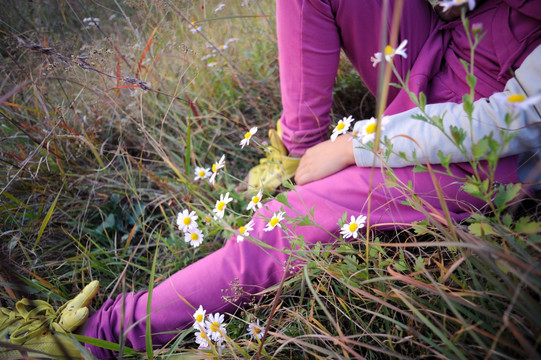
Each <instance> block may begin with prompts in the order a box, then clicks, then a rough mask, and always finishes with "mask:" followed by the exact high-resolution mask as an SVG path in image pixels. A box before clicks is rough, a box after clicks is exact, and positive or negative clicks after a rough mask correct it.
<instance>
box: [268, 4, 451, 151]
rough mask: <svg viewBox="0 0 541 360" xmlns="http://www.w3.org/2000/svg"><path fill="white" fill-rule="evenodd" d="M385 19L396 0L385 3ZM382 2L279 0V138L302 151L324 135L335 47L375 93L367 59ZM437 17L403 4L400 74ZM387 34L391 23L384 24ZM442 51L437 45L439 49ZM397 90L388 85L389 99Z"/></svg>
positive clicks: (376, 38)
mask: <svg viewBox="0 0 541 360" xmlns="http://www.w3.org/2000/svg"><path fill="white" fill-rule="evenodd" d="M389 3H390V7H389V14H388V16H387V19H389V21H390V19H392V14H393V9H394V7H395V2H394V1H392V0H391V1H390V2H389ZM382 11H383V6H382V0H362V1H361V0H358V1H353V0H278V1H277V5H276V21H277V33H278V51H279V63H280V86H281V91H282V104H283V114H282V118H281V122H282V128H283V141H284V144H285V145H286V147H287V148H288V150H289V151H290V153H291V154H293V155H301V154H303V153H304V151H305V150H306V149H308V148H310V147H312V146H314V145H315V144H317V143H319V142H321V141H323V140H326V139H327V132H328V126H329V124H330V116H329V115H330V109H331V104H332V91H333V85H334V81H335V78H336V73H337V69H338V62H339V59H340V49H341V48H343V49H344V52H345V53H346V55H347V56H348V58H349V59H350V60H351V62H352V64H353V66H354V67H355V69H356V70H357V71H358V72H359V74H360V75H361V78H362V79H363V81H364V82H365V83H366V85H367V87H368V89H369V90H370V91H371V92H372V93H376V91H377V87H378V70H377V68H374V67H373V66H372V63H371V62H370V57H371V56H373V55H374V53H375V52H378V51H381V49H380V47H381V45H380V29H381V21H382ZM438 23H439V18H438V17H437V15H436V14H435V13H434V11H433V10H432V8H431V7H430V5H429V4H428V1H426V0H408V1H406V3H405V4H404V7H403V15H402V20H401V23H400V30H399V32H400V33H399V41H402V40H404V39H407V40H408V49H407V53H408V57H407V58H406V59H405V58H402V57H397V58H396V60H395V65H396V66H397V69H398V71H399V73H400V74H401V75H402V76H405V75H406V73H407V71H408V70H409V69H411V66H412V64H413V63H414V62H415V61H416V59H417V54H418V53H419V51H420V50H421V48H422V47H423V45H424V43H425V42H426V40H427V38H429V36H430V35H431V34H432V33H433V31H434V29H435V28H436V26H437V24H438ZM386 26H387V32H388V33H389V32H390V24H387V25H386ZM439 51H442V49H439ZM397 92H398V89H396V88H391V93H390V96H389V102H390V100H392V99H393V97H394V96H396V94H397Z"/></svg>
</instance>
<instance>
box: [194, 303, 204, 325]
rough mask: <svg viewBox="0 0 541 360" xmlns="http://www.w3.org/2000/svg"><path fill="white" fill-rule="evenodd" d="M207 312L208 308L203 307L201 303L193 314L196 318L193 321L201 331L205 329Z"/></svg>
mask: <svg viewBox="0 0 541 360" xmlns="http://www.w3.org/2000/svg"><path fill="white" fill-rule="evenodd" d="M205 313H206V310H205V309H203V305H199V308H198V309H197V310H196V312H195V313H194V314H193V318H194V320H195V322H194V323H193V327H194V329H197V330H201V331H203V330H205Z"/></svg>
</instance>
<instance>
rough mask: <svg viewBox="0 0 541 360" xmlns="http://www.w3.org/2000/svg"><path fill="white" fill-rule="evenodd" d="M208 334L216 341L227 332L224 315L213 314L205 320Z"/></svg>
mask: <svg viewBox="0 0 541 360" xmlns="http://www.w3.org/2000/svg"><path fill="white" fill-rule="evenodd" d="M205 324H206V328H207V335H208V336H209V337H210V338H211V339H212V340H214V341H220V340H222V339H223V338H224V336H225V335H226V334H227V330H226V329H225V324H224V315H223V314H220V313H216V314H214V315H213V314H211V315H209V316H208V320H207V321H205Z"/></svg>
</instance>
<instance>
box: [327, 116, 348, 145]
mask: <svg viewBox="0 0 541 360" xmlns="http://www.w3.org/2000/svg"><path fill="white" fill-rule="evenodd" d="M353 120H354V119H353V117H351V116H348V117H347V118H343V119H342V120H340V121H338V124H336V127H335V128H334V129H333V131H332V134H331V141H334V140H336V138H337V137H338V135H342V134H345V133H347V131H348V130H349V127H350V125H351V123H352V122H353Z"/></svg>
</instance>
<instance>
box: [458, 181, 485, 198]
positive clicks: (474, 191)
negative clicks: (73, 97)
mask: <svg viewBox="0 0 541 360" xmlns="http://www.w3.org/2000/svg"><path fill="white" fill-rule="evenodd" d="M462 190H464V191H465V192H467V193H468V194H470V195H471V196H475V197H476V198H479V199H483V194H482V193H481V191H479V186H477V185H475V184H472V183H471V182H466V183H464V184H463V185H462Z"/></svg>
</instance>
